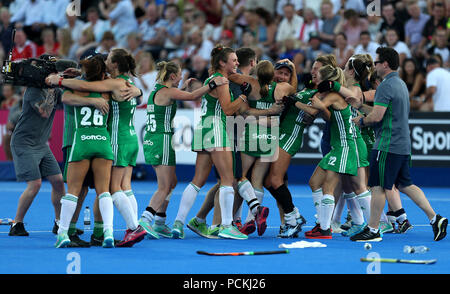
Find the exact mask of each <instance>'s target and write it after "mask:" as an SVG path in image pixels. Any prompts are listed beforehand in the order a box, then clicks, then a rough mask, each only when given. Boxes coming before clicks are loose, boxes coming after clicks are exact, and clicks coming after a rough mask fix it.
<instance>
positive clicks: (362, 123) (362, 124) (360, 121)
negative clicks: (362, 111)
mask: <svg viewBox="0 0 450 294" xmlns="http://www.w3.org/2000/svg"><path fill="white" fill-rule="evenodd" d="M359 125H360V126H361V127H364V126H365V125H364V117H361V118H360V119H359Z"/></svg>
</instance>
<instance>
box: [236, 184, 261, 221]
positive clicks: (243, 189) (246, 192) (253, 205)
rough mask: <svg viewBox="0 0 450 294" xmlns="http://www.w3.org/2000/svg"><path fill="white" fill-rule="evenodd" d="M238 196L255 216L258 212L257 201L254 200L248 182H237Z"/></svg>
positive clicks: (256, 199) (254, 196)
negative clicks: (245, 202)
mask: <svg viewBox="0 0 450 294" xmlns="http://www.w3.org/2000/svg"><path fill="white" fill-rule="evenodd" d="M238 191H239V195H241V196H242V198H244V199H245V201H247V204H248V207H249V208H250V211H251V212H252V214H253V215H256V212H257V211H258V206H259V201H258V198H256V195H255V190H253V186H252V184H250V182H249V181H248V180H245V181H242V182H239V184H238Z"/></svg>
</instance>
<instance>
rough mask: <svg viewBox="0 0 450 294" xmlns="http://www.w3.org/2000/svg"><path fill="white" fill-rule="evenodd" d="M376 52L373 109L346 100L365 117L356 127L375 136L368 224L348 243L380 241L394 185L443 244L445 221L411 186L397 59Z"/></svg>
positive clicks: (405, 102) (405, 104) (404, 94)
mask: <svg viewBox="0 0 450 294" xmlns="http://www.w3.org/2000/svg"><path fill="white" fill-rule="evenodd" d="M376 52H377V57H376V61H375V62H374V63H375V68H376V71H377V74H378V75H379V76H380V77H381V78H383V81H382V82H381V84H380V85H379V86H378V88H377V90H376V93H375V98H374V106H373V107H370V106H367V105H362V104H361V103H359V102H356V101H355V100H354V99H349V100H348V101H349V102H351V103H352V105H353V107H355V108H357V109H358V110H360V111H361V112H363V113H366V114H368V115H367V117H363V116H359V117H357V118H355V119H354V122H355V124H356V125H358V126H359V127H364V126H366V125H371V126H373V128H374V130H375V135H376V141H375V144H374V145H373V149H372V153H371V157H370V175H369V183H368V185H369V186H370V187H372V200H371V215H370V221H369V224H368V226H366V227H365V228H364V230H363V231H362V232H361V233H359V234H356V235H354V236H353V237H351V238H350V240H352V241H359V242H367V241H381V240H382V238H381V235H380V231H379V229H378V225H379V221H380V216H381V213H382V211H383V208H384V205H385V203H386V190H392V188H393V186H394V185H395V186H396V187H398V189H399V190H400V192H402V193H404V194H406V195H408V197H409V198H411V199H412V200H413V201H414V203H416V204H417V205H418V206H419V208H420V209H422V210H423V211H424V212H425V214H426V215H427V217H428V219H429V220H430V224H431V226H432V228H433V233H434V240H435V241H439V240H442V239H443V238H444V237H445V236H446V234H447V232H446V230H447V224H448V220H447V219H446V218H445V217H442V216H440V215H439V214H436V213H435V212H434V210H433V208H432V207H431V205H430V203H429V202H428V200H427V198H426V197H425V194H424V193H423V191H422V190H421V189H420V188H419V187H417V186H416V185H414V184H413V182H412V180H411V177H410V173H409V166H410V162H411V138H410V134H409V125H408V116H409V109H410V105H409V92H408V88H407V87H406V84H405V83H404V82H403V80H402V79H401V78H400V77H399V75H398V73H397V69H398V66H399V55H398V53H397V52H396V51H395V50H394V49H392V48H386V47H380V48H378V49H377V51H376ZM350 100H351V101H350Z"/></svg>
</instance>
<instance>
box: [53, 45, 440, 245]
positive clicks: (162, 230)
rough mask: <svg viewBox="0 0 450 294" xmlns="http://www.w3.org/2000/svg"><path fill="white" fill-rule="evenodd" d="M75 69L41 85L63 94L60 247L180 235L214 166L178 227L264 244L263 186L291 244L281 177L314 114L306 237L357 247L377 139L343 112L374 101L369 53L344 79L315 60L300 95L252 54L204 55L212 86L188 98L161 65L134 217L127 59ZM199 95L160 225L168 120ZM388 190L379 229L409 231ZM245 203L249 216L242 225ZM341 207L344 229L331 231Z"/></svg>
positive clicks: (171, 166)
mask: <svg viewBox="0 0 450 294" xmlns="http://www.w3.org/2000/svg"><path fill="white" fill-rule="evenodd" d="M80 65H81V74H82V76H81V78H63V77H61V76H59V75H51V76H49V77H48V78H47V83H48V84H49V85H52V86H59V87H64V88H65V90H64V93H63V98H62V101H63V102H64V104H65V133H64V154H65V158H66V165H65V170H64V177H65V180H66V181H67V185H68V189H67V193H66V195H65V196H64V197H63V198H62V200H61V214H60V222H59V229H58V235H57V242H56V244H55V246H56V247H57V248H60V247H67V246H71V244H73V243H74V242H76V243H77V244H78V246H83V245H86V246H88V245H94V246H103V247H115V246H116V247H130V246H133V244H135V243H136V242H139V241H141V240H143V239H144V237H145V235H147V236H148V237H149V238H155V239H158V238H159V237H160V236H162V237H166V238H181V239H182V238H184V230H183V228H184V225H185V224H186V217H187V215H188V213H189V211H190V209H191V208H192V206H193V203H194V202H195V199H196V197H197V195H198V193H199V191H200V189H201V188H202V187H203V186H204V185H205V183H206V181H207V178H208V176H209V174H210V172H211V170H212V167H213V166H214V169H215V172H216V176H217V184H216V185H214V186H213V187H212V188H211V189H210V191H208V193H207V196H206V197H205V200H204V203H203V205H202V207H201V209H200V211H199V212H198V213H197V214H196V216H195V217H194V218H192V219H191V220H189V221H188V223H187V224H186V225H187V227H188V228H189V229H191V230H192V231H194V232H195V233H197V234H199V235H200V236H202V237H206V238H211V239H217V238H231V239H240V240H242V239H247V238H248V235H250V234H251V233H253V232H254V231H257V233H258V235H263V234H264V232H265V230H266V227H267V224H266V219H267V217H268V214H269V209H268V208H267V207H264V206H262V205H261V203H262V200H263V196H264V188H266V189H267V190H268V191H269V192H270V193H271V194H272V195H273V196H274V198H275V199H276V201H277V205H278V207H279V211H280V218H281V226H280V232H279V235H278V236H279V237H281V238H294V237H298V236H299V233H300V231H301V230H302V226H303V225H304V224H305V223H306V220H305V218H304V217H303V216H302V215H301V214H300V212H299V209H298V208H297V207H295V205H294V203H293V200H292V196H291V193H290V191H289V188H288V183H287V169H288V167H289V164H290V160H291V158H292V156H294V155H295V154H296V153H297V152H298V151H299V149H300V147H301V145H302V136H303V132H304V129H305V127H307V126H308V125H310V124H311V123H313V121H314V119H315V118H316V117H318V116H321V117H322V118H323V119H324V120H325V121H326V126H325V129H324V131H323V137H322V144H321V150H322V153H323V155H324V157H323V159H322V160H321V161H320V163H319V164H318V166H317V168H316V169H315V171H314V173H313V175H312V176H311V179H310V181H309V184H310V187H311V191H312V199H313V203H314V206H315V208H316V218H317V220H316V226H315V227H314V228H313V229H312V230H310V231H308V232H305V237H306V238H309V239H331V238H332V232H333V233H342V234H343V235H344V236H348V237H350V239H352V238H353V239H352V240H356V241H358V240H357V238H356V239H355V238H354V236H356V235H358V234H360V233H361V232H362V231H363V230H364V229H365V228H366V227H367V223H368V222H369V218H370V213H371V211H370V210H371V192H370V191H371V190H370V187H369V186H368V172H369V168H368V167H369V151H370V150H371V149H372V145H373V144H374V141H375V138H374V136H375V135H374V132H373V130H372V129H371V128H370V127H361V126H358V124H355V121H356V120H358V119H360V117H361V115H364V113H361V112H360V111H358V110H357V108H356V107H355V108H354V107H352V105H354V104H355V103H361V102H365V101H373V97H374V93H375V89H376V87H377V85H378V84H379V83H380V80H381V78H379V77H377V73H376V71H375V70H374V68H375V66H374V62H373V60H372V58H371V57H370V55H354V56H352V57H351V58H350V59H349V61H348V62H347V64H346V66H345V68H344V70H342V69H341V68H339V67H338V66H337V64H336V59H335V57H334V56H333V55H322V56H319V57H318V58H317V59H316V61H315V63H314V65H313V67H312V71H311V80H310V81H308V82H307V83H306V87H305V89H303V90H302V91H300V92H297V87H298V81H297V72H296V69H295V66H294V64H293V63H292V62H290V61H289V60H282V61H279V62H277V63H276V64H275V65H273V64H272V63H271V62H269V61H259V62H257V60H256V54H255V53H254V52H253V50H251V49H249V48H240V49H237V50H236V51H234V50H233V49H231V48H227V47H224V46H222V45H217V46H216V47H215V48H214V49H213V50H212V52H211V65H210V70H209V71H210V77H209V78H208V79H207V80H206V81H205V82H204V84H203V86H202V87H199V88H197V89H195V90H193V89H192V87H191V84H192V80H191V79H188V80H186V81H185V82H184V84H183V85H182V86H181V87H180V88H179V87H178V85H179V84H180V81H181V80H182V70H181V68H180V66H179V65H178V64H177V63H175V62H173V61H169V62H165V61H162V62H160V63H158V65H157V70H158V76H157V82H156V85H155V88H154V90H153V91H152V92H151V94H150V97H149V98H148V103H147V124H146V129H145V136H144V143H143V149H144V155H145V161H146V163H147V164H150V165H152V166H153V168H154V171H155V173H156V177H157V183H158V189H157V190H156V191H155V192H154V193H153V196H152V197H151V200H150V202H149V204H148V206H147V207H146V208H145V210H144V211H143V213H142V215H141V217H140V218H139V219H138V208H137V202H136V199H135V197H134V194H133V191H132V187H131V176H132V169H133V166H135V164H136V158H137V153H138V149H139V145H138V138H137V136H136V132H135V129H134V112H135V109H136V105H138V104H139V101H138V100H139V99H140V97H141V95H142V91H140V90H139V89H138V88H136V87H135V86H134V85H133V83H132V82H131V79H130V76H132V75H135V74H134V69H135V66H136V65H135V62H134V59H133V57H132V56H131V55H130V54H129V53H128V52H127V51H126V50H123V49H113V50H112V51H111V52H110V53H109V54H108V56H107V58H106V60H105V56H103V55H101V54H93V55H91V56H88V57H86V58H84V59H83V60H82V61H80ZM238 68H239V70H238ZM238 71H239V73H238ZM186 90H189V91H186ZM200 98H201V99H202V103H201V117H200V122H199V124H198V125H197V126H196V127H195V130H194V136H193V142H192V150H193V151H194V152H196V153H197V159H196V164H195V175H194V177H193V179H192V181H191V182H190V183H189V184H188V185H187V187H186V188H185V190H184V191H183V195H182V198H181V202H180V206H179V209H178V213H177V216H176V218H175V222H174V225H173V227H172V228H169V227H168V226H167V225H166V222H165V220H166V209H167V207H168V204H169V201H170V198H171V195H172V190H173V189H174V188H175V186H176V185H177V178H176V172H175V168H176V158H175V151H174V148H173V146H172V137H173V131H174V130H173V127H172V121H173V118H174V117H175V115H176V110H177V101H179V100H181V101H183V100H184V101H186V100H196V99H200ZM350 102H351V103H350ZM239 118H242V120H239ZM230 121H231V123H230ZM242 121H243V122H244V123H241V124H240V123H239V122H242ZM236 126H237V128H236ZM88 187H91V188H95V190H96V194H97V198H96V201H95V205H94V217H95V223H94V231H93V234H92V236H91V240H90V242H89V243H88V242H84V241H82V240H80V239H79V238H78V231H77V229H76V226H75V224H76V222H77V218H78V214H79V212H80V208H81V204H82V202H83V200H84V197H85V196H86V194H87V191H88ZM390 193H391V194H392V195H391V194H390V195H388V197H387V199H388V203H389V211H388V213H387V215H386V214H384V213H382V215H381V219H380V220H381V222H380V227H379V229H380V232H381V233H388V232H394V231H396V232H400V233H404V232H406V231H407V230H408V229H410V228H411V227H412V226H411V224H410V223H409V221H408V219H407V217H406V213H405V211H404V209H403V208H402V206H401V201H400V197H399V193H398V191H397V190H396V189H395V187H393V189H392V190H390ZM243 200H245V201H246V203H247V204H248V207H249V213H248V216H247V219H246V220H245V222H244V223H243V224H242V222H241V214H242V202H243ZM345 204H347V208H348V211H349V214H350V216H351V222H349V225H348V226H340V218H341V214H342V211H343V206H344V205H345ZM114 206H115V207H116V208H117V209H118V210H119V212H120V214H121V215H122V217H123V218H124V220H125V222H126V225H127V231H126V233H125V236H124V238H123V240H121V241H117V240H114V237H113V211H114ZM213 208H214V218H213V223H212V225H211V226H209V227H208V225H207V224H206V216H207V215H208V213H209V212H210V211H211V210H212V209H213ZM349 218H350V217H349ZM396 224H397V226H398V228H396ZM444 236H445V235H444ZM441 238H443V236H441ZM380 240H381V238H380ZM80 244H81V245H80Z"/></svg>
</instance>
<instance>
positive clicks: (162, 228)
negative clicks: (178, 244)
mask: <svg viewBox="0 0 450 294" xmlns="http://www.w3.org/2000/svg"><path fill="white" fill-rule="evenodd" d="M153 230H154V231H155V232H156V233H157V234H158V235H159V236H161V237H164V238H172V232H171V231H170V228H169V226H168V225H166V224H158V223H156V222H155V224H154V225H153Z"/></svg>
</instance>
